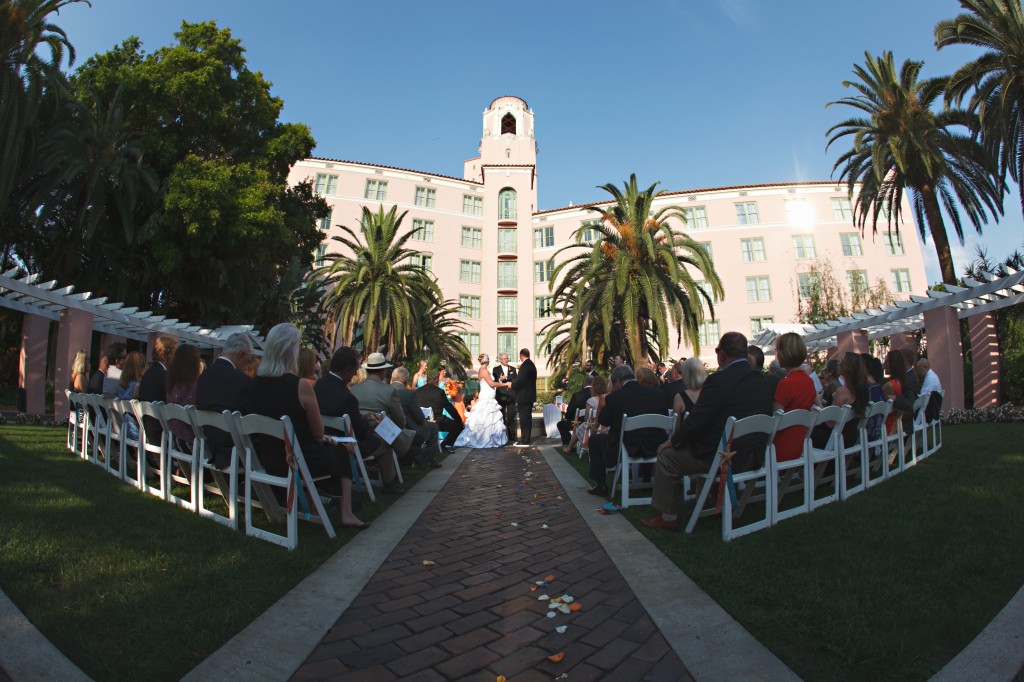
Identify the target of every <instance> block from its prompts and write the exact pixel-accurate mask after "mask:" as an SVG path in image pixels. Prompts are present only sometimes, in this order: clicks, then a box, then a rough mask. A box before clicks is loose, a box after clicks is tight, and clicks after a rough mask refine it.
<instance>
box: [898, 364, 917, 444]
mask: <svg viewBox="0 0 1024 682" xmlns="http://www.w3.org/2000/svg"><path fill="white" fill-rule="evenodd" d="M900 353H901V354H902V355H903V364H904V366H905V367H906V371H905V372H904V373H903V376H902V377H900V389H901V390H902V394H901V395H898V396H896V397H895V398H894V399H893V401H892V409H894V410H899V411H900V414H901V415H902V420H903V433H904V435H905V436H906V437H907V438H909V437H910V436H909V434H912V433H913V432H914V401H915V400H917V396H918V395H920V382H919V381H918V379H917V372H916V371H915V368H916V367H917V353H916V352H915V351H914V349H913V348H901V349H900Z"/></svg>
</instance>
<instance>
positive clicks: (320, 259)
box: [314, 244, 327, 268]
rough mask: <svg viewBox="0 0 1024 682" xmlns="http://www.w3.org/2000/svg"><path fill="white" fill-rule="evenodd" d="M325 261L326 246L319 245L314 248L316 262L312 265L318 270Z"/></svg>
mask: <svg viewBox="0 0 1024 682" xmlns="http://www.w3.org/2000/svg"><path fill="white" fill-rule="evenodd" d="M326 260H327V244H321V245H320V246H318V247H316V261H315V262H314V265H316V267H318V268H322V267H323V266H324V263H325V262H326Z"/></svg>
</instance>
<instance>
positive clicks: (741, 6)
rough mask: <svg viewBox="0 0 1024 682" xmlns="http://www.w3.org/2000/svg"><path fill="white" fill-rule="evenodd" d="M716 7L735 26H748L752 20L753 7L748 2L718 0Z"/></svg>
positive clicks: (746, 0)
mask: <svg viewBox="0 0 1024 682" xmlns="http://www.w3.org/2000/svg"><path fill="white" fill-rule="evenodd" d="M718 6H719V7H721V8H722V11H723V12H725V15H726V16H727V17H729V19H730V20H731V21H732V22H733V23H736V24H749V23H751V22H752V21H753V19H754V6H753V4H752V3H751V2H750V0H718Z"/></svg>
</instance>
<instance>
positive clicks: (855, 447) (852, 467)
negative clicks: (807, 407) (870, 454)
mask: <svg viewBox="0 0 1024 682" xmlns="http://www.w3.org/2000/svg"><path fill="white" fill-rule="evenodd" d="M883 421H884V418H883ZM850 422H856V424H857V429H856V431H855V432H856V434H857V439H856V441H855V442H853V443H847V442H846V435H845V434H844V432H843V431H840V432H839V499H841V500H845V499H847V498H848V497H851V496H853V495H856V494H857V493H859V492H861V491H862V490H867V483H866V482H865V480H864V463H865V461H866V457H865V456H864V435H863V434H864V430H865V429H866V428H867V426H866V425H867V423H868V420H867V419H866V418H865V417H864V415H861V416H860V417H858V416H856V415H854V414H853V412H852V410H851V412H850V416H849V418H848V419H847V420H846V425H847V426H849V424H850ZM883 428H884V427H883ZM851 478H855V480H856V481H857V483H856V484H855V485H854V484H851V482H850V479H851Z"/></svg>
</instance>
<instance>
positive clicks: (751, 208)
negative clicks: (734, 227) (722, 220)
mask: <svg viewBox="0 0 1024 682" xmlns="http://www.w3.org/2000/svg"><path fill="white" fill-rule="evenodd" d="M736 222H737V223H739V224H740V225H757V224H758V222H760V221H759V220H758V218H757V202H756V201H745V202H743V203H742V204H736Z"/></svg>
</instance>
